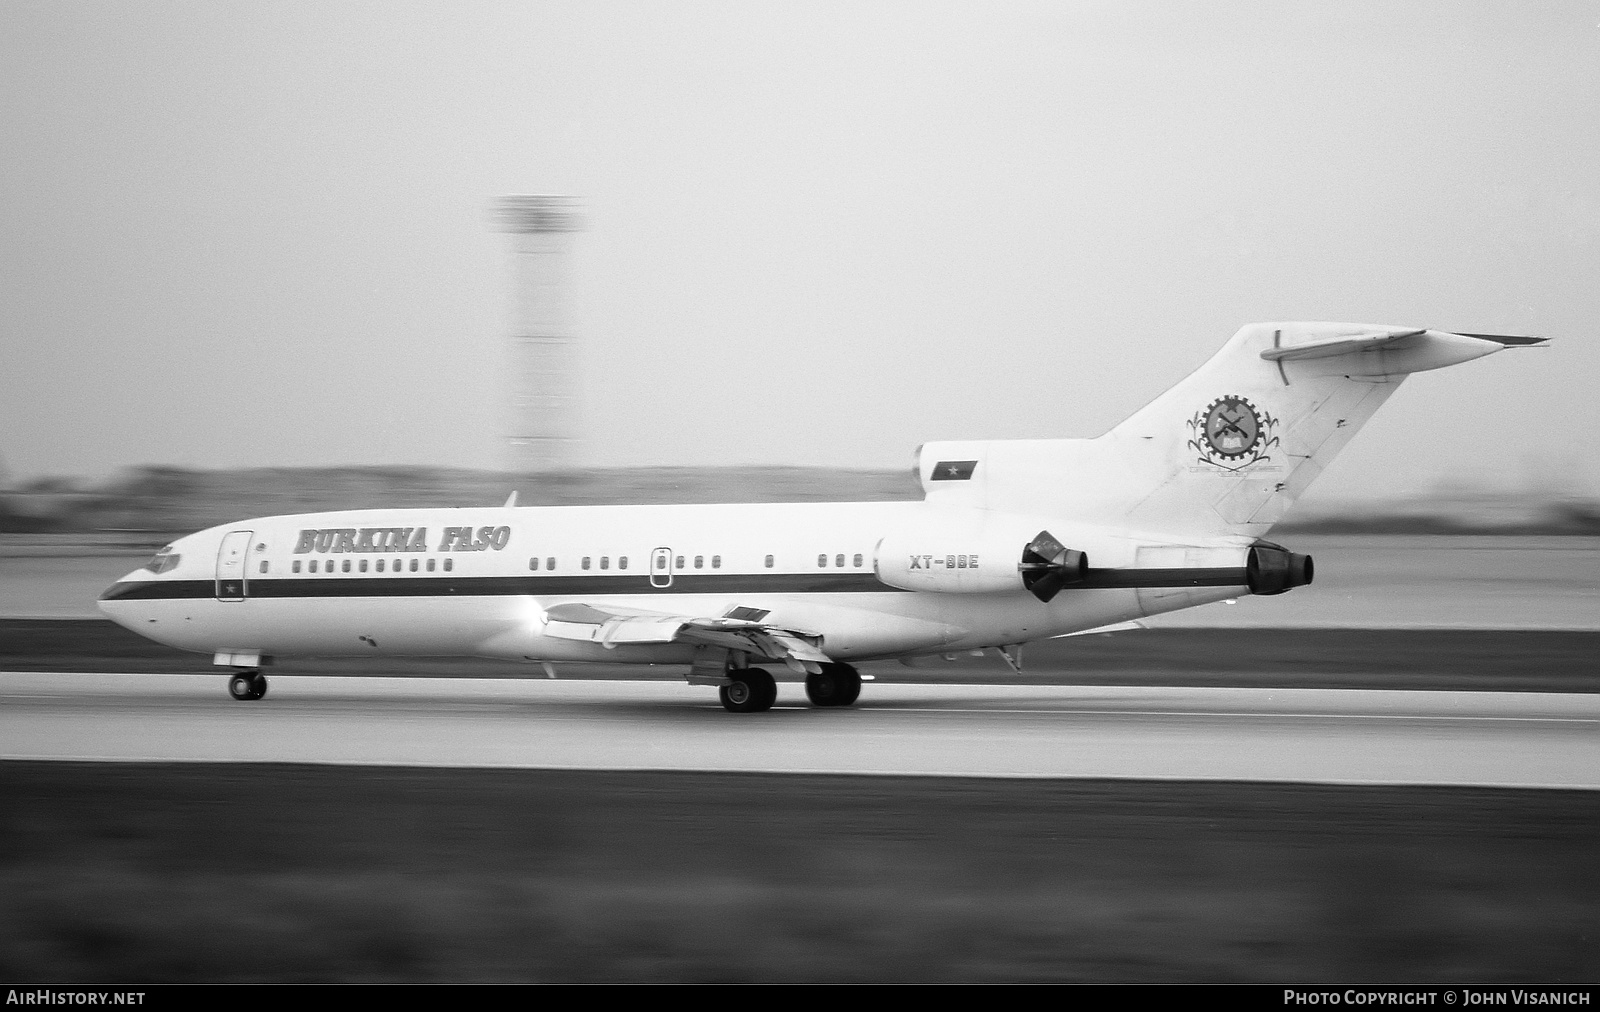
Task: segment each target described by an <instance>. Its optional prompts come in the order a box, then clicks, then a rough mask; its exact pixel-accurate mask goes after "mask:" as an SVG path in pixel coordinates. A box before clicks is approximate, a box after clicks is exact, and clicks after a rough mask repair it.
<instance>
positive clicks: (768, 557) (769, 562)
mask: <svg viewBox="0 0 1600 1012" xmlns="http://www.w3.org/2000/svg"><path fill="white" fill-rule="evenodd" d="M767 568H768V569H771V568H772V556H770V555H769V556H767Z"/></svg>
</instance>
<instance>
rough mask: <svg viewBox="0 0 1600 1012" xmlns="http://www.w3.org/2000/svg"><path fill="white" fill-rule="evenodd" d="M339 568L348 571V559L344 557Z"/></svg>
mask: <svg viewBox="0 0 1600 1012" xmlns="http://www.w3.org/2000/svg"><path fill="white" fill-rule="evenodd" d="M339 568H340V569H342V570H344V571H345V572H346V573H348V572H350V560H349V559H345V560H344V565H342V566H340V567H339Z"/></svg>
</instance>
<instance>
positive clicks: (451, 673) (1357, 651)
mask: <svg viewBox="0 0 1600 1012" xmlns="http://www.w3.org/2000/svg"><path fill="white" fill-rule="evenodd" d="M1023 657H1024V660H1025V661H1026V667H1025V669H1024V670H1023V672H1022V673H1021V674H1017V673H1015V672H1013V671H1012V670H1011V669H1010V668H1008V667H1006V665H1005V664H1004V663H1003V662H1001V661H1000V660H999V659H998V658H997V657H996V656H994V653H993V652H992V651H990V652H989V653H988V654H986V655H985V656H983V657H973V656H971V655H969V654H967V653H964V652H963V653H960V654H956V655H953V657H952V660H950V661H945V660H943V659H941V658H938V657H930V658H926V659H919V660H918V661H917V662H916V664H915V666H913V667H907V666H906V665H903V664H900V663H898V662H896V661H877V662H869V663H865V664H863V665H861V668H862V670H863V671H864V672H866V673H868V674H871V675H874V676H875V677H876V678H877V679H878V680H880V681H882V682H889V683H893V682H902V683H905V682H923V683H953V684H965V683H984V682H989V683H995V684H1009V685H1187V686H1239V687H1244V686H1265V687H1278V688H1319V689H1335V688H1343V689H1443V690H1475V691H1495V692H1600V631H1596V630H1581V629H1578V630H1564V629H1548V630H1547V629H1526V630H1524V629H1338V628H1328V629H1226V628H1219V629H1181V628H1169V629H1141V630H1137V631H1129V632H1121V633H1099V634H1093V635H1088V636H1072V637H1068V638H1064V639H1057V640H1044V641H1041V642H1037V643H1030V644H1028V645H1027V646H1026V647H1025V648H1024V651H1023ZM558 668H559V669H560V672H561V674H562V675H563V676H564V677H568V678H639V677H641V676H643V677H661V678H677V677H681V676H682V670H681V669H679V668H671V667H659V668H653V669H650V670H649V671H641V670H640V669H638V668H637V667H630V666H628V665H607V664H560V665H558ZM0 671H104V672H131V673H140V672H162V673H182V672H193V673H195V674H218V673H219V671H220V669H218V668H216V667H214V666H213V665H212V664H211V658H210V656H209V655H206V654H194V653H185V652H183V651H180V650H174V649H172V648H171V647H165V646H162V645H161V644H159V643H154V642H152V641H150V640H147V639H144V638H143V637H141V636H138V635H136V634H134V633H132V632H130V631H128V630H126V629H124V628H122V627H121V626H119V625H116V624H115V623H113V622H109V621H106V620H101V619H87V620H77V619H0ZM777 673H778V675H779V678H780V680H794V679H791V678H790V677H789V676H788V673H787V672H786V671H784V670H783V669H782V668H779V669H778V671H777ZM269 674H271V675H272V676H274V677H276V676H278V675H284V676H288V677H293V676H294V675H349V676H362V675H368V676H370V675H386V676H412V677H419V678H519V677H520V678H540V677H543V676H544V673H543V671H542V670H541V669H539V668H537V667H535V666H533V665H525V664H512V663H509V662H506V661H496V660H487V659H480V658H470V657H376V658H374V657H330V658H314V657H294V658H286V659H284V660H283V661H282V662H281V663H280V664H278V665H276V666H274V667H273V668H272V669H270V671H269Z"/></svg>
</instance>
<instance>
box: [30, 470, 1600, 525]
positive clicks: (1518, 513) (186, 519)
mask: <svg viewBox="0 0 1600 1012" xmlns="http://www.w3.org/2000/svg"><path fill="white" fill-rule="evenodd" d="M513 491H515V492H517V493H518V502H519V503H520V504H521V505H524V506H578V505H596V504H604V503H715V502H881V501H885V500H916V499H920V498H921V497H922V493H921V490H920V488H919V487H918V485H917V481H916V479H915V478H914V477H913V476H912V475H911V474H910V473H909V472H908V471H905V470H897V471H858V470H845V469H841V468H823V467H644V468H625V469H624V468H617V469H599V470H589V471H570V472H564V473H556V474H541V475H519V474H508V473H504V472H498V471H470V470H459V469H445V468H427V467H364V468H356V467H337V468H334V467H329V468H256V469H251V470H239V471H192V470H186V469H183V468H176V467H142V468H137V469H134V470H131V471H128V472H125V473H123V474H121V475H119V476H117V477H116V478H113V479H111V480H109V481H106V482H103V483H101V484H97V485H90V484H82V483H79V482H76V481H74V480H71V479H61V478H51V479H42V480H39V481H35V482H32V483H30V484H27V485H24V486H21V487H19V488H14V489H11V490H9V491H5V492H0V533H9V534H18V533H22V534H28V533H36V534H76V533H85V534H86V533H93V532H123V533H126V534H128V535H130V536H134V537H135V538H137V539H138V540H151V541H157V542H159V541H162V540H166V539H167V538H166V536H167V535H176V534H180V533H187V532H189V531H195V530H200V529H203V528H206V527H211V526H214V525H216V524H222V523H228V522H230V521H234V520H239V519H243V518H246V517H259V516H272V515H276V514H283V513H311V512H317V511H320V510H335V509H373V508H402V507H421V506H498V505H500V504H501V503H503V502H505V501H506V497H507V496H508V495H510V494H511V493H512V492H513ZM1291 517H1292V519H1291V520H1289V521H1287V522H1285V523H1284V524H1282V525H1281V527H1280V528H1279V529H1281V530H1286V531H1298V532H1303V533H1329V534H1587V535H1600V502H1596V501H1592V500H1574V499H1557V500H1549V501H1545V502H1537V503H1536V502H1529V503H1525V504H1524V503H1520V502H1518V503H1513V504H1512V508H1510V509H1507V508H1506V503H1505V502H1504V500H1497V501H1495V503H1494V508H1488V509H1479V508H1475V506H1474V504H1472V503H1471V502H1468V501H1450V502H1441V503H1438V504H1437V505H1430V504H1429V503H1427V502H1417V501H1414V502H1411V503H1407V504H1405V505H1404V506H1393V507H1390V506H1373V507H1370V508H1366V509H1361V510H1354V509H1347V510H1346V511H1345V512H1343V513H1340V514H1338V515H1332V514H1316V513H1311V514H1304V515H1302V516H1300V517H1293V516H1292V514H1291ZM144 536H148V537H144Z"/></svg>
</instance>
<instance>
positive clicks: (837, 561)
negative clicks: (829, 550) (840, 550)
mask: <svg viewBox="0 0 1600 1012" xmlns="http://www.w3.org/2000/svg"><path fill="white" fill-rule="evenodd" d="M833 564H834V565H835V566H838V567H839V568H840V569H843V568H844V556H843V555H835V556H834V557H833Z"/></svg>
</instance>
